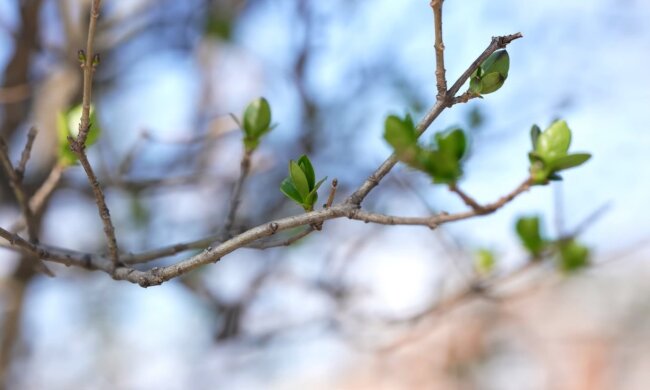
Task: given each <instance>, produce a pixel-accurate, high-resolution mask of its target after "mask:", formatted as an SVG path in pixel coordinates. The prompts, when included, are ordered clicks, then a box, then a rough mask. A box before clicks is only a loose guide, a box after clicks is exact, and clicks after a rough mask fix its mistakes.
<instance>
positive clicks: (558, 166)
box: [550, 153, 591, 171]
mask: <svg viewBox="0 0 650 390" xmlns="http://www.w3.org/2000/svg"><path fill="white" fill-rule="evenodd" d="M590 158H591V154H589V153H575V154H569V155H567V156H564V157H559V158H557V159H555V160H553V162H552V163H551V164H550V167H551V169H552V170H553V171H561V170H564V169H569V168H575V167H577V166H579V165H582V164H584V163H585V162H586V161H587V160H589V159H590Z"/></svg>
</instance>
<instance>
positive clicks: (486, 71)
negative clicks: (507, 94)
mask: <svg viewBox="0 0 650 390" xmlns="http://www.w3.org/2000/svg"><path fill="white" fill-rule="evenodd" d="M509 69H510V56H509V55H508V52H507V51H505V50H499V51H495V52H494V53H492V54H491V55H490V56H489V57H488V58H487V59H486V60H485V61H483V63H482V64H481V65H480V66H479V67H478V68H477V69H476V70H475V71H474V73H472V76H471V78H470V81H469V90H470V91H471V92H473V93H475V94H479V95H481V94H483V95H485V94H489V93H492V92H495V91H497V90H498V89H499V88H501V87H502V86H503V84H504V82H505V81H506V79H507V78H508V71H509Z"/></svg>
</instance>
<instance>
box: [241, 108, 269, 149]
mask: <svg viewBox="0 0 650 390" xmlns="http://www.w3.org/2000/svg"><path fill="white" fill-rule="evenodd" d="M243 126H244V129H243V130H244V133H245V134H246V138H248V139H249V143H250V144H255V143H257V144H259V139H260V138H261V137H262V136H263V135H264V134H266V133H267V132H268V131H270V130H271V127H270V126H271V107H270V106H269V102H268V101H267V100H266V99H265V98H263V97H261V98H258V99H255V100H253V101H252V102H251V103H250V104H249V105H248V106H247V107H246V110H245V111H244V123H243Z"/></svg>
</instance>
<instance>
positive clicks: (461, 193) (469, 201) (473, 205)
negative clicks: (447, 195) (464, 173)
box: [449, 183, 483, 211]
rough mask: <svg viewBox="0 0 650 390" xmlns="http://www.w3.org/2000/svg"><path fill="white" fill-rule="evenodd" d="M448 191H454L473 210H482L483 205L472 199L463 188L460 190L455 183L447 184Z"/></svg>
mask: <svg viewBox="0 0 650 390" xmlns="http://www.w3.org/2000/svg"><path fill="white" fill-rule="evenodd" d="M449 191H451V192H453V193H455V194H456V195H458V196H459V197H460V198H461V199H462V200H463V202H464V203H465V204H466V205H468V206H469V207H471V208H472V209H474V210H475V211H482V210H483V206H481V205H480V204H478V202H477V201H476V200H474V198H472V197H471V196H469V195H468V194H466V193H465V192H464V191H463V190H461V189H460V188H459V187H458V185H457V184H456V183H452V184H450V185H449Z"/></svg>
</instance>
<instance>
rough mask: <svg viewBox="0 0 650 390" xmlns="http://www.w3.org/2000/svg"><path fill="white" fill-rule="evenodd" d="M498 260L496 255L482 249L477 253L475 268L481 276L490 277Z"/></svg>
mask: <svg viewBox="0 0 650 390" xmlns="http://www.w3.org/2000/svg"><path fill="white" fill-rule="evenodd" d="M495 265H496V259H495V258H494V253H492V251H490V250H487V249H481V250H479V251H478V252H476V257H475V263H474V267H475V268H476V271H478V273H479V274H481V275H489V274H491V273H492V271H494V266H495Z"/></svg>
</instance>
